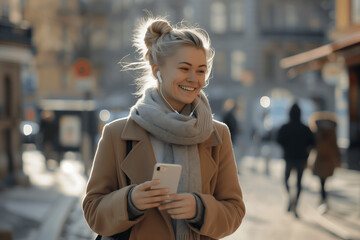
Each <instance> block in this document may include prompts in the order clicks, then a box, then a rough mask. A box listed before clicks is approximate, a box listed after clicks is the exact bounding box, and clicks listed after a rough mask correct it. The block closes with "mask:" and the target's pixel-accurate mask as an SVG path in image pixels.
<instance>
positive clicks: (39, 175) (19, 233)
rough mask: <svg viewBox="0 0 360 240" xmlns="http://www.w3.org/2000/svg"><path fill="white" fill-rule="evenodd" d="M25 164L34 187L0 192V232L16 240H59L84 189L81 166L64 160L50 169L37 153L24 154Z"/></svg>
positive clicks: (75, 162)
mask: <svg viewBox="0 0 360 240" xmlns="http://www.w3.org/2000/svg"><path fill="white" fill-rule="evenodd" d="M23 164H24V172H25V174H26V175H28V176H29V177H30V182H31V186H30V187H21V186H15V187H8V188H6V189H3V190H1V191H0V216H1V217H0V230H1V231H2V232H7V233H8V235H7V236H9V235H10V234H11V235H12V238H13V239H15V240H43V239H44V240H45V239H46V240H57V239H59V237H60V235H61V233H62V231H63V225H64V223H65V222H66V220H67V219H68V217H69V214H70V211H71V210H72V208H73V206H74V204H76V203H77V202H78V199H79V196H80V195H81V194H82V192H83V190H84V187H85V184H86V179H85V177H84V176H83V175H82V173H83V168H82V165H81V163H80V162H79V161H77V160H70V159H64V160H62V161H61V165H60V166H59V167H57V168H54V170H49V169H47V168H46V166H45V164H44V159H43V156H42V155H41V153H40V152H38V151H26V152H24V155H23ZM9 237H10V236H9ZM0 238H1V239H3V238H5V236H1V237H0ZM10 239H11V238H10ZM4 240H6V239H4Z"/></svg>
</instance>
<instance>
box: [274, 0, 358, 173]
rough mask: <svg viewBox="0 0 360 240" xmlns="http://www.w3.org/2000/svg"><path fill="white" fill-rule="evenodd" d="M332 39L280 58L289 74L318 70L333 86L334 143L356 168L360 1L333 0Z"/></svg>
mask: <svg viewBox="0 0 360 240" xmlns="http://www.w3.org/2000/svg"><path fill="white" fill-rule="evenodd" d="M335 10H336V12H335V16H336V25H335V28H334V29H331V30H330V31H329V32H328V35H329V38H330V39H331V40H332V42H330V43H328V44H326V45H323V46H320V47H318V48H315V49H312V50H310V51H305V52H302V53H300V54H298V55H295V56H291V57H288V58H285V59H283V60H282V61H281V65H282V67H283V68H285V69H287V70H288V73H289V77H290V78H291V77H294V76H298V75H306V74H307V73H309V72H311V73H314V72H315V73H318V74H320V75H321V76H322V79H323V81H324V82H326V83H327V84H328V85H332V86H334V91H332V92H331V94H332V95H333V96H334V99H335V109H334V110H333V111H334V112H335V113H336V115H337V117H338V144H339V145H340V147H342V148H343V149H345V150H346V154H345V156H346V159H347V162H348V164H349V167H350V168H353V169H358V170H360V1H359V0H336V9H335Z"/></svg>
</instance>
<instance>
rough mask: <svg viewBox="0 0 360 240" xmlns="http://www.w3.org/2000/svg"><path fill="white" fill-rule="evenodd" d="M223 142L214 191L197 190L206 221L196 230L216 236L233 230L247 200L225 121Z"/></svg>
mask: <svg viewBox="0 0 360 240" xmlns="http://www.w3.org/2000/svg"><path fill="white" fill-rule="evenodd" d="M219 134H220V136H221V135H222V136H221V137H222V145H221V146H220V147H219V150H218V151H217V154H218V174H217V178H216V183H215V184H216V186H215V192H214V194H203V193H197V194H198V195H199V196H200V198H201V200H202V202H203V204H204V206H205V213H204V223H203V225H202V227H201V229H200V231H199V230H198V229H196V228H192V229H193V230H194V231H196V232H198V233H200V234H201V235H205V236H208V237H211V238H214V239H219V238H223V237H225V236H227V235H230V234H232V233H233V232H235V231H236V230H237V228H238V227H239V226H240V224H241V222H242V219H243V218H244V216H245V204H244V202H243V197H242V191H241V188H240V184H239V179H238V175H237V169H236V164H235V158H234V153H233V149H232V144H231V140H230V139H231V138H230V133H229V129H228V128H227V127H226V126H224V125H222V127H221V131H219Z"/></svg>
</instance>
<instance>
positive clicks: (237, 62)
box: [231, 51, 246, 81]
mask: <svg viewBox="0 0 360 240" xmlns="http://www.w3.org/2000/svg"><path fill="white" fill-rule="evenodd" d="M245 59H246V58H245V54H244V53H243V52H241V51H234V52H232V53H231V79H232V80H234V81H241V78H242V75H243V71H244V65H245Z"/></svg>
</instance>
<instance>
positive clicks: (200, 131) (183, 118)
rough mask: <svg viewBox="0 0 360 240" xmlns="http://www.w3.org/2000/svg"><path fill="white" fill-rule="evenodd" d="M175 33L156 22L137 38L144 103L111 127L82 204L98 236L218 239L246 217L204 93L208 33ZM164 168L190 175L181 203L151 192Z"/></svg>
mask: <svg viewBox="0 0 360 240" xmlns="http://www.w3.org/2000/svg"><path fill="white" fill-rule="evenodd" d="M176 26H177V27H175V26H174V27H173V26H171V25H170V24H169V22H168V21H166V20H165V19H161V18H156V19H152V18H149V19H148V20H147V21H146V22H145V25H144V26H142V27H141V28H140V29H139V30H143V31H138V33H139V34H138V35H136V36H135V46H137V47H138V51H139V53H140V54H141V58H142V59H141V62H140V63H135V65H134V64H130V65H128V67H130V68H131V66H135V69H140V70H144V69H146V70H145V72H144V73H143V76H142V77H141V78H140V79H137V81H136V83H137V84H138V87H139V92H138V93H139V95H140V96H141V98H140V99H139V100H138V101H137V103H136V104H135V105H134V106H133V107H132V108H131V110H130V115H129V116H128V117H127V118H122V119H119V120H115V121H113V122H111V123H109V124H107V125H105V127H104V130H103V133H102V137H101V139H100V141H99V145H98V148H97V151H96V154H95V159H94V163H93V167H92V171H91V175H90V178H89V182H88V186H87V190H86V195H85V198H84V201H83V210H84V215H85V218H86V220H87V222H88V224H89V226H90V227H91V228H92V229H93V230H94V231H95V232H97V233H98V234H101V235H103V236H113V235H115V234H116V236H117V237H118V238H120V237H123V238H121V239H129V238H130V239H149V238H152V239H158V240H168V239H184V240H185V239H186V240H187V239H189V240H195V239H200V240H210V239H219V238H222V237H224V236H226V235H229V234H231V233H233V232H234V231H235V230H236V229H237V228H238V227H239V225H240V223H241V221H242V219H243V217H244V214H245V206H244V202H243V199H242V193H241V189H240V185H239V182H238V176H237V172H236V165H235V159H234V155H233V151H232V145H231V138H230V133H229V130H228V128H227V127H226V125H225V124H223V123H220V122H217V121H215V120H213V118H212V111H211V108H210V105H209V102H208V100H207V97H206V96H205V94H204V93H203V92H202V91H201V90H202V88H203V87H204V86H205V85H206V84H207V83H208V77H209V74H210V72H211V67H212V59H213V56H214V52H213V50H212V48H211V46H210V40H209V38H208V35H207V33H206V32H205V30H202V29H199V28H192V27H182V25H176ZM142 32H144V33H145V34H144V35H143V34H140V33H142ZM131 69H134V68H131ZM129 142H130V143H131V150H130V151H128V149H127V147H126V146H127V145H128V143H129ZM156 162H158V163H177V164H181V165H182V169H183V172H182V173H181V179H180V183H179V188H178V193H176V194H170V195H169V194H168V189H167V188H162V189H152V187H153V186H156V185H158V184H159V181H158V180H151V178H152V173H153V167H154V165H155V163H156ZM168 200H170V201H168ZM164 201H166V203H164ZM118 238H116V239H118Z"/></svg>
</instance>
